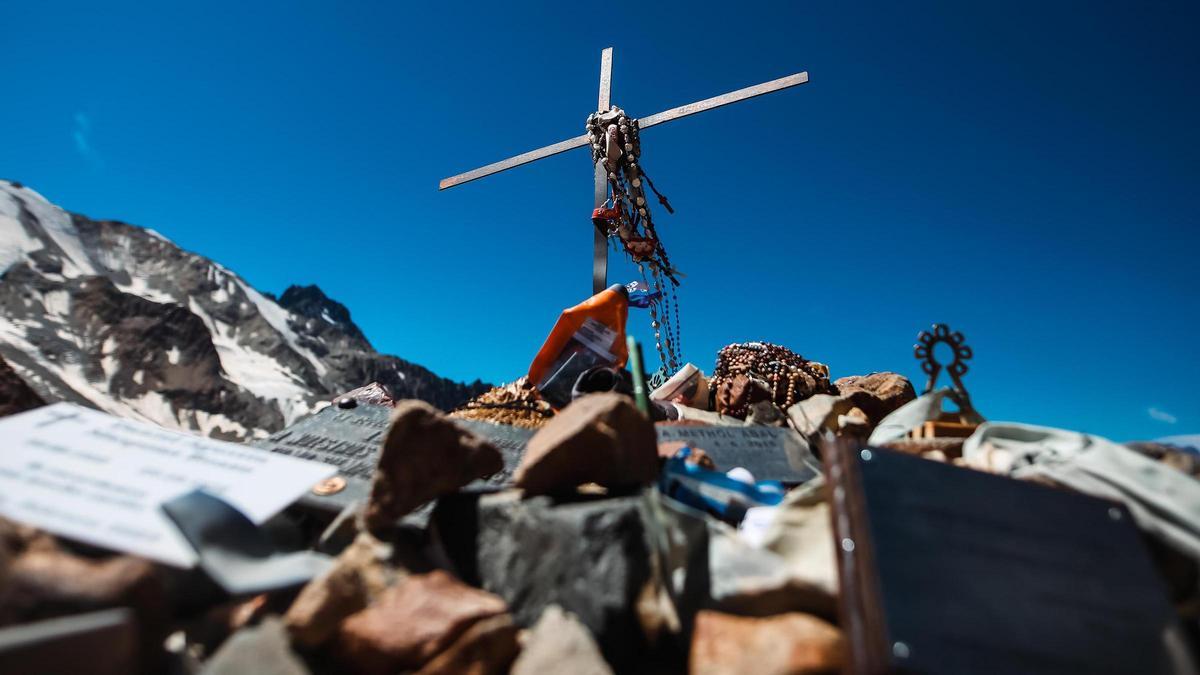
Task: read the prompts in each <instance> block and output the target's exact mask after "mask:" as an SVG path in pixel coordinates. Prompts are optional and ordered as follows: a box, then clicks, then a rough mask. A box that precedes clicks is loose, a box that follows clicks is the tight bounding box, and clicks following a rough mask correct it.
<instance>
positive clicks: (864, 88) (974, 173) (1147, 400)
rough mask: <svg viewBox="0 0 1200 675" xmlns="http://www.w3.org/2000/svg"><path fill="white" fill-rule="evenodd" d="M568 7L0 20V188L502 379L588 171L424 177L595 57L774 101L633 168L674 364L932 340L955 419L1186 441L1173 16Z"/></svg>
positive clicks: (617, 76)
mask: <svg viewBox="0 0 1200 675" xmlns="http://www.w3.org/2000/svg"><path fill="white" fill-rule="evenodd" d="M159 4H169V5H173V7H171V8H164V7H155V8H153V9H152V8H151V7H154V6H156V5H159ZM610 4H613V3H610ZM586 7H587V6H586V5H585V4H582V3H577V2H572V3H561V2H556V3H546V4H544V5H526V4H519V3H511V4H510V3H503V4H500V3H495V4H493V5H491V6H483V5H481V6H471V5H460V4H457V3H398V2H390V3H385V2H343V3H337V4H336V6H335V4H334V3H332V2H329V3H324V4H316V3H309V2H279V3H266V2H249V3H247V2H238V3H225V2H203V3H130V2H105V3H91V2H89V3H84V2H80V3H76V4H74V5H63V4H61V3H57V2H14V3H8V6H7V7H6V8H5V10H4V15H5V23H6V26H5V28H4V31H3V33H4V39H3V40H2V41H0V63H3V64H4V71H3V76H2V82H3V90H2V91H3V92H4V95H3V96H2V97H0V101H2V103H0V176H3V177H8V178H12V179H16V180H20V181H22V182H24V183H26V184H28V185H30V186H31V187H33V188H34V189H36V190H38V191H40V192H42V193H43V194H45V195H46V196H47V197H49V198H50V199H51V200H53V201H55V202H57V203H58V204H60V205H62V206H64V207H65V208H68V209H71V210H75V211H79V212H83V213H86V214H88V215H90V216H93V217H104V218H116V219H121V220H125V221H128V222H132V223H136V224H139V225H145V226H149V227H153V228H155V229H157V230H159V231H160V232H162V233H163V234H165V235H166V236H168V237H170V238H171V239H173V240H175V241H176V242H178V243H179V244H180V245H182V246H184V247H185V248H187V249H190V250H193V251H196V252H199V253H201V254H203V255H205V256H208V257H210V258H212V259H214V260H217V261H218V262H221V263H223V264H225V265H226V266H228V267H230V268H232V269H234V270H236V271H237V272H239V273H241V274H242V275H243V276H245V277H246V278H247V279H248V280H249V281H251V282H252V283H253V284H254V285H256V286H257V287H258V288H260V289H263V290H268V291H274V292H277V293H278V292H280V291H282V290H283V289H284V288H285V287H286V286H287V285H288V284H291V283H300V284H307V283H316V284H319V285H320V286H321V288H323V289H325V291H326V292H327V293H329V294H330V295H331V296H332V297H334V298H336V299H338V300H340V301H342V302H344V303H345V304H346V305H347V306H349V308H350V309H351V311H352V315H353V318H354V319H355V320H356V321H357V322H358V323H359V325H360V326H361V327H362V328H363V330H364V331H365V332H366V333H367V335H368V336H369V337H370V339H371V340H372V341H373V342H374V344H375V345H376V346H377V347H378V348H379V349H380V350H382V351H386V352H390V353H395V354H398V355H400V356H403V357H405V358H408V359H411V360H413V361H416V362H419V363H422V364H424V365H427V366H429V367H430V368H432V369H434V370H435V371H437V372H439V373H442V374H445V375H447V376H450V377H454V378H460V379H472V378H475V377H481V378H484V379H488V380H492V381H501V380H508V379H511V378H514V377H516V376H518V375H520V374H521V373H522V372H523V371H524V369H525V368H526V367H527V365H528V363H529V361H530V359H531V358H532V356H533V354H534V352H535V351H536V350H537V348H538V346H539V345H540V343H541V340H542V339H543V338H544V336H545V334H546V332H547V331H548V330H549V328H550V325H551V324H552V323H553V321H554V320H555V317H556V316H557V313H558V311H559V310H560V309H561V308H562V307H566V306H569V305H572V304H575V303H576V302H578V301H579V300H581V299H582V298H583V297H584V296H585V295H586V294H587V292H588V290H589V286H590V277H589V275H590V254H591V237H592V233H591V232H592V231H591V228H592V225H591V223H590V222H589V220H588V216H589V213H590V208H591V190H592V186H591V169H590V165H589V159H588V157H587V155H586V153H585V152H584V151H582V150H578V151H574V152H572V153H568V154H565V155H560V156H557V157H554V158H551V159H548V160H543V161H541V162H537V163H535V164H533V165H528V166H525V167H522V168H520V169H517V170H514V171H511V172H508V173H505V174H501V175H498V176H493V177H491V178H489V179H486V180H483V181H480V182H477V183H472V184H469V185H466V186H463V187H459V188H455V189H453V190H450V191H447V192H444V193H439V192H438V191H437V189H436V185H437V181H438V179H439V178H442V177H444V176H447V175H451V174H455V173H458V172H460V171H463V170H466V169H470V168H473V167H476V166H478V165H482V164H486V163H489V162H492V161H495V160H498V159H502V158H504V157H507V156H509V155H513V154H516V153H519V152H523V151H526V150H529V149H532V148H535V147H539V146H541V145H545V144H549V143H552V142H555V141H558V140H561V139H564V138H568V137H570V136H574V135H576V134H578V133H581V131H582V130H583V122H584V119H585V117H586V116H587V115H588V113H590V112H591V111H592V106H594V105H595V101H596V86H597V83H596V81H597V71H598V66H599V55H600V50H601V48H603V47H605V46H609V45H611V46H613V47H615V49H616V61H615V67H614V85H613V100H614V102H615V103H616V104H618V105H621V106H622V107H624V108H625V109H626V110H627V111H629V112H630V113H631V114H633V115H635V116H642V115H648V114H650V113H654V112H657V111H659V110H662V109H664V108H669V107H673V106H676V105H680V104H682V103H687V102H690V101H693V100H696V99H701V98H706V97H708V96H712V95H715V94H718V93H722V92H725V91H727V90H731V89H736V88H739V87H743V86H747V85H750V84H755V83H757V82H760V81H764V80H769V79H773V78H776V77H780V76H783V75H786V74H789V73H792V72H796V71H800V70H807V71H808V72H809V73H810V77H811V82H810V83H809V84H807V85H804V86H802V87H798V88H796V89H793V90H790V91H787V92H783V93H778V94H773V95H771V96H768V97H765V98H760V99H755V100H752V101H749V102H745V103H741V104H738V105H735V106H730V107H727V108H723V109H721V110H717V111H712V112H708V113H705V114H702V115H698V116H694V117H690V118H687V119H685V120H681V121H678V122H674V123H671V124H669V125H665V126H662V127H657V128H655V129H652V130H649V131H647V132H646V134H645V136H644V139H643V141H644V143H643V162H644V166H645V167H646V168H647V170H648V171H649V172H650V175H651V176H652V177H653V178H654V180H655V183H656V184H657V185H658V186H659V187H660V188H661V189H662V190H663V191H664V192H665V193H666V194H667V195H668V196H669V197H670V198H671V201H672V203H673V205H674V206H675V207H676V210H677V213H676V215H675V216H665V215H663V216H660V225H659V229H660V233H661V234H662V236H663V238H664V241H665V243H666V245H667V248H668V250H669V252H670V255H671V258H672V261H674V262H675V263H676V264H677V266H678V267H679V268H680V269H681V270H683V271H684V272H685V273H687V274H688V276H687V279H686V281H685V285H684V286H683V288H682V290H681V291H680V303H681V307H682V331H683V342H684V356H685V357H686V358H687V359H688V360H691V361H693V362H695V363H696V364H698V365H699V366H700V367H702V368H704V369H706V370H707V369H711V368H712V365H713V361H714V359H715V356H716V353H717V350H718V349H719V348H720V347H721V346H722V345H724V344H726V343H729V342H733V341H743V340H752V339H762V340H769V341H772V342H777V343H780V344H783V345H786V346H788V347H790V348H792V349H794V350H796V351H798V352H800V353H801V354H803V355H804V356H806V357H809V358H814V359H817V360H820V361H823V362H825V363H828V364H829V365H830V367H831V369H832V371H833V374H834V375H835V376H841V375H849V374H857V373H865V372H869V371H874V370H897V371H900V372H903V373H905V374H908V375H909V376H910V377H913V378H914V379H915V380H916V381H917V384H918V386H920V385H921V384H922V380H921V374H920V371H919V369H918V368H917V365H916V362H915V361H914V360H913V358H912V354H911V349H912V347H911V346H912V343H913V340H914V337H915V335H916V333H917V332H918V331H919V330H920V329H922V328H924V327H927V326H928V325H929V324H930V323H932V322H934V321H944V322H948V323H950V324H951V325H952V326H953V327H955V328H957V329H960V330H962V331H963V332H965V333H966V335H967V338H968V341H969V343H970V344H971V345H972V346H973V347H974V349H975V352H976V358H975V360H974V361H973V362H972V370H971V372H970V373H969V374H968V376H967V384H968V387H969V389H970V390H971V392H972V394H973V396H974V399H975V402H976V405H977V407H978V408H979V409H980V411H981V412H982V413H983V414H984V415H985V416H988V417H989V418H992V419H1017V420H1024V421H1028V422H1033V423H1043V424H1052V425H1057V426H1065V427H1070V428H1076V429H1081V430H1086V431H1091V432H1094V433H1099V434H1104V435H1108V436H1111V437H1114V438H1117V439H1130V438H1135V437H1156V436H1162V435H1167V434H1177V433H1184V432H1194V431H1196V430H1197V429H1200V394H1198V393H1197V392H1198V391H1200V388H1198V385H1197V383H1198V382H1200V360H1198V359H1197V358H1196V353H1195V345H1196V336H1197V329H1198V328H1200V322H1198V320H1197V309H1198V308H1200V301H1198V300H1197V290H1198V288H1197V287H1198V284H1197V281H1196V279H1197V273H1196V267H1195V261H1196V253H1197V244H1198V243H1200V233H1198V229H1197V226H1198V225H1200V198H1198V195H1200V190H1198V188H1200V78H1198V77H1197V72H1200V41H1198V40H1196V38H1195V27H1196V26H1197V25H1200V5H1198V4H1197V3H1195V2H1180V3H1173V4H1163V3H1111V6H1108V5H1104V4H1102V3H1045V2H1036V3H1024V2H992V3H987V4H980V3H961V2H946V3H940V4H926V3H879V4H876V5H874V6H867V5H865V4H860V3H853V5H851V3H828V4H822V5H810V4H808V3H800V2H789V3H773V4H768V5H758V4H755V3H748V2H739V3H727V4H725V5H724V6H722V5H718V4H711V5H708V6H703V5H700V4H698V3H680V4H678V5H674V6H667V5H664V4H661V3H647V2H636V3H626V4H619V5H618V6H615V7H614V9H613V10H611V11H609V12H606V16H604V17H598V16H593V15H591V14H590V13H589V12H588V11H585V10H586ZM612 278H614V279H616V280H630V279H632V272H631V268H630V267H629V266H628V264H626V263H624V262H622V263H621V264H618V265H616V267H615V270H614V273H613V275H612ZM633 322H634V323H635V325H637V327H638V332H639V334H640V336H641V337H643V338H645V337H646V336H647V333H648V328H647V325H646V324H648V319H645V318H644V316H642V315H638V316H635V317H634V318H633Z"/></svg>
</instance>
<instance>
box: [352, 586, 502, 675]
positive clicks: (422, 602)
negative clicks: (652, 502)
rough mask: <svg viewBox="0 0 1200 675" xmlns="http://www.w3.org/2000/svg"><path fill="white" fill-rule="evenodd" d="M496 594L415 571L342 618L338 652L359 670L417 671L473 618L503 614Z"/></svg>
mask: <svg viewBox="0 0 1200 675" xmlns="http://www.w3.org/2000/svg"><path fill="white" fill-rule="evenodd" d="M506 611H507V606H506V605H505V604H504V601H503V600H501V599H500V598H499V597H498V596H495V595H493V594H491V593H488V592H486V591H481V590H479V589H476V588H471V587H470V586H467V585H466V584H464V583H462V582H461V581H459V580H457V579H455V578H454V577H452V576H450V575H449V574H447V573H446V572H443V571H441V570H434V571H433V572H430V573H428V574H414V575H412V576H409V577H406V578H405V579H404V580H403V581H401V582H400V583H399V584H397V585H395V586H392V587H391V588H388V589H387V590H385V591H384V592H383V594H382V595H381V596H380V597H379V600H378V601H377V602H376V603H375V604H373V605H371V606H370V607H367V608H366V609H364V610H362V611H360V612H357V613H355V614H353V615H352V616H350V617H349V618H348V619H346V620H345V621H344V622H342V625H341V627H340V628H339V631H338V643H339V652H340V653H341V655H342V658H343V659H344V660H345V661H346V663H347V664H348V665H350V666H351V667H353V668H354V669H355V670H357V671H360V672H363V673H394V672H396V671H399V670H405V669H408V670H415V669H418V668H420V667H422V666H423V665H425V664H426V663H428V662H429V661H430V659H432V658H433V657H434V656H436V655H438V654H440V653H441V652H442V651H443V650H445V649H446V648H447V647H449V646H450V645H451V644H452V643H454V641H455V640H457V639H458V638H459V636H461V635H463V634H464V633H465V632H466V631H467V629H468V628H470V627H471V625H472V624H474V623H475V622H477V621H479V620H481V619H486V618H489V617H494V616H498V615H501V614H504V613H506Z"/></svg>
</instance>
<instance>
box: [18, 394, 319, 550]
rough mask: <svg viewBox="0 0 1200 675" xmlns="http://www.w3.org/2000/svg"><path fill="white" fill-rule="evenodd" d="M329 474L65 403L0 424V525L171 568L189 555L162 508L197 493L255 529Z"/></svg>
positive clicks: (301, 463)
mask: <svg viewBox="0 0 1200 675" xmlns="http://www.w3.org/2000/svg"><path fill="white" fill-rule="evenodd" d="M336 472H337V469H336V468H335V467H332V466H329V465H328V464H322V463H319V462H312V461H308V460H301V459H296V458H294V457H288V456H286V455H279V454H275V453H272V452H268V451H266V450H260V449H258V448H253V447H250V446H245V445H238V444H235V443H226V442H224V441H214V440H210V439H207V438H202V437H200V436H194V435H191V434H187V433H182V432H178V431H171V430H168V429H163V428H161V427H156V426H153V425H150V424H144V423H141V422H135V421H132V420H126V419H121V418H118V417H114V416H112V415H109V414H106V413H102V412H98V411H95V410H91V409H89V408H84V407H81V406H77V405H74V404H71V403H57V404H55V405H51V406H46V407H44V408H38V409H37V410H32V411H30V412H26V413H22V414H20V415H13V416H12V417H7V418H4V419H3V420H0V515H3V516H5V517H7V518H10V519H12V520H16V521H20V522H23V523H27V524H29V525H34V526H36V527H40V528H42V529H44V530H47V531H49V532H52V533H54V534H58V535H61V536H65V537H70V538H72V539H78V540H80V541H83V542H86V543H89V544H94V545H97V546H102V547H104V548H111V549H115V550H118V551H124V552H127V553H133V554H135V555H140V556H144V557H147V558H151V559H153V560H157V561H160V562H164V563H167V564H171V565H175V566H179V567H191V566H192V565H194V564H195V562H196V552H195V550H193V549H192V547H191V545H189V544H188V542H187V540H186V539H184V538H183V535H181V534H180V533H179V531H178V530H176V528H175V526H174V525H173V524H172V523H171V521H170V520H168V519H167V517H166V515H165V514H164V513H163V512H162V510H161V509H160V508H159V506H160V505H161V504H162V503H164V502H166V501H168V500H170V499H173V498H175V497H178V496H179V495H181V494H183V493H185V492H190V491H192V490H194V489H197V488H201V489H203V490H205V491H207V492H210V493H212V494H213V495H216V496H218V497H220V498H221V499H223V500H225V501H227V502H229V503H230V504H231V505H233V506H234V507H236V508H237V509H239V510H240V511H242V513H244V514H246V516H247V517H248V518H249V519H250V520H252V521H254V522H255V523H261V522H262V521H264V520H266V519H267V518H270V517H271V516H272V515H274V514H276V513H278V512H279V511H280V510H282V509H283V508H284V507H286V506H287V505H288V504H291V503H292V502H293V501H295V499H296V498H297V497H298V496H300V495H301V494H303V493H304V491H305V490H308V489H309V488H311V487H312V486H313V485H314V484H315V483H317V482H318V481H320V480H323V479H325V478H328V477H329V476H332V475H334V474H335V473H336Z"/></svg>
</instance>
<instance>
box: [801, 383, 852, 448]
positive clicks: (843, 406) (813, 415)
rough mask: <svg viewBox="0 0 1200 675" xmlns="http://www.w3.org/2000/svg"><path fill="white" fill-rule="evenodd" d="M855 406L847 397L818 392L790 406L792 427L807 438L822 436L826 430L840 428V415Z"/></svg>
mask: <svg viewBox="0 0 1200 675" xmlns="http://www.w3.org/2000/svg"><path fill="white" fill-rule="evenodd" d="M853 408H854V404H853V403H852V402H851V401H850V400H849V399H848V398H846V397H843V396H834V395H832V394H816V395H814V396H811V397H809V398H806V399H804V400H803V401H800V402H799V403H797V404H796V405H793V406H792V407H790V408H788V418H790V419H791V421H792V427H794V428H795V429H796V431H798V432H800V434H801V435H802V436H804V437H805V438H814V437H817V436H820V435H821V433H823V432H825V431H837V430H838V417H839V416H840V415H845V414H846V413H848V412H850V411H851V410H852V409H853Z"/></svg>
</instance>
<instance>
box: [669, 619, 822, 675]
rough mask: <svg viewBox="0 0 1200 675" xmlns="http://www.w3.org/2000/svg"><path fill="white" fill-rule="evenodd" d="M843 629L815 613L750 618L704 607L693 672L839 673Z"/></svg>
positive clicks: (717, 674) (761, 674)
mask: <svg viewBox="0 0 1200 675" xmlns="http://www.w3.org/2000/svg"><path fill="white" fill-rule="evenodd" d="M844 659H845V655H844V644H843V639H842V632H841V631H840V630H838V629H837V628H835V627H834V626H832V625H830V624H829V623H826V622H825V621H823V620H821V619H818V618H817V617H815V616H812V615H810V614H803V613H800V612H789V613H787V614H776V615H775V616H768V617H764V618H748V617H741V616H734V615H732V614H723V613H721V612H715V611H712V610H702V611H700V612H699V613H698V614H697V615H696V624H695V629H694V631H693V633H692V648H691V656H690V661H689V672H691V673H692V675H735V674H740V673H754V675H785V674H787V675H800V674H805V675H808V674H814V673H838V672H841V670H842V665H843V663H844V662H845V661H844Z"/></svg>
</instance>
